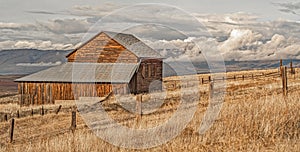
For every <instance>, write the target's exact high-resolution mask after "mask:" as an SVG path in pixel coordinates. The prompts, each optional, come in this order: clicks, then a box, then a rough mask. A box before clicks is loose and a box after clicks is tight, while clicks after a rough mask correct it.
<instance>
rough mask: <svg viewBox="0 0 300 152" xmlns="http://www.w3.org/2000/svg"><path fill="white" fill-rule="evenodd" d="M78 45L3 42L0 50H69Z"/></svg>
mask: <svg viewBox="0 0 300 152" xmlns="http://www.w3.org/2000/svg"><path fill="white" fill-rule="evenodd" d="M78 45H79V44H76V45H73V44H61V43H52V42H51V41H41V40H37V41H28V40H20V41H3V42H0V48H1V49H2V50H5V49H40V50H71V49H75V48H76V47H78Z"/></svg>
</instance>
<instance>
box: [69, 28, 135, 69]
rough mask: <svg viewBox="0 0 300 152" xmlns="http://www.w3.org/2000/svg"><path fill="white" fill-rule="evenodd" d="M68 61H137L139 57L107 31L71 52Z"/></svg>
mask: <svg viewBox="0 0 300 152" xmlns="http://www.w3.org/2000/svg"><path fill="white" fill-rule="evenodd" d="M67 57H68V62H90V63H137V62H138V58H137V57H136V55H134V54H133V53H132V52H130V51H128V50H127V49H126V48H125V47H124V46H122V45H120V44H119V43H118V42H116V41H115V40H113V39H111V38H110V37H108V36H107V35H106V34H105V33H101V34H99V35H97V36H96V37H95V38H94V39H92V40H91V41H90V42H88V43H86V44H85V45H83V46H82V47H80V48H79V49H78V50H77V51H75V52H73V53H71V54H70V55H69V56H67Z"/></svg>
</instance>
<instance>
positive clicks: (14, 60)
mask: <svg viewBox="0 0 300 152" xmlns="http://www.w3.org/2000/svg"><path fill="white" fill-rule="evenodd" d="M69 52H70V51H61V50H35V49H18V50H2V51H0V75H8V74H29V73H34V72H37V71H40V70H43V69H46V68H49V67H51V66H55V65H58V64H60V63H64V62H66V58H65V56H66V55H67V54H68V53H69Z"/></svg>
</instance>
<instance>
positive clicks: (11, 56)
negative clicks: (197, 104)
mask: <svg viewBox="0 0 300 152" xmlns="http://www.w3.org/2000/svg"><path fill="white" fill-rule="evenodd" d="M70 52H71V50H70V51H62V50H48V51H46V50H36V49H19V50H2V51H0V75H17V74H22V75H23V74H31V73H34V72H37V71H40V70H44V69H47V68H49V67H52V66H57V65H59V64H62V63H65V62H66V61H67V60H66V58H65V56H66V55H67V54H68V53H70ZM289 62H290V60H289V59H287V60H283V64H284V65H287V66H288V65H289ZM192 64H193V65H191V63H186V62H169V63H165V64H164V76H171V75H184V74H195V72H197V73H208V72H209V69H208V65H207V63H206V62H193V63H192ZM293 64H294V66H295V67H300V60H293ZM225 65H226V71H240V70H251V69H267V68H277V67H279V60H266V61H225ZM192 66H194V67H192ZM176 73H177V74H176Z"/></svg>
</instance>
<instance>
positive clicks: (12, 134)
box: [10, 118, 15, 143]
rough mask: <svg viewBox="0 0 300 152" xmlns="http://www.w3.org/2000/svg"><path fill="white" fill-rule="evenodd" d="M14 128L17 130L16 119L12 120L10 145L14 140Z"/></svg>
mask: <svg viewBox="0 0 300 152" xmlns="http://www.w3.org/2000/svg"><path fill="white" fill-rule="evenodd" d="M14 128H15V119H14V118H12V119H11V125H10V143H12V142H13V140H14Z"/></svg>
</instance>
